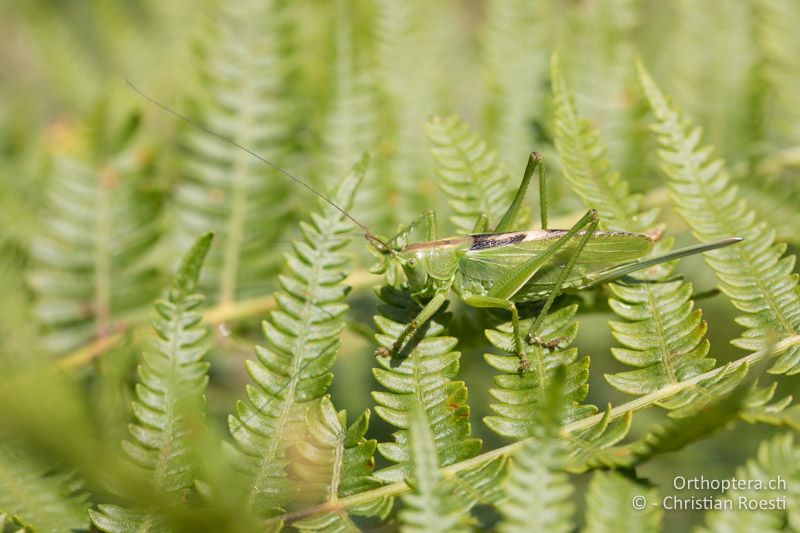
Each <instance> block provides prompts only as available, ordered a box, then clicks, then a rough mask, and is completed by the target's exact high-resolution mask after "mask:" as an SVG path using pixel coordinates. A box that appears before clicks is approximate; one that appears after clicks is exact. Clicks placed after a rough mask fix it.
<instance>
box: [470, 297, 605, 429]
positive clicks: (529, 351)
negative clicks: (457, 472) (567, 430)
mask: <svg viewBox="0 0 800 533" xmlns="http://www.w3.org/2000/svg"><path fill="white" fill-rule="evenodd" d="M577 310H578V306H577V305H571V306H568V307H564V308H563V309H559V310H558V311H554V312H552V313H550V314H548V316H547V317H546V318H545V319H544V322H542V328H541V333H540V335H542V336H543V337H544V338H547V339H563V340H562V342H560V343H559V345H560V346H568V345H569V344H570V343H571V342H572V341H573V340H574V338H575V334H576V333H577V331H578V325H577V323H576V322H575V313H576V312H577ZM530 323H531V321H530V320H524V321H522V322H521V327H522V328H523V331H525V329H524V328H527V327H528V326H530ZM522 324H525V325H522ZM486 338H487V339H489V342H490V343H491V344H492V345H493V346H494V347H495V348H497V349H499V350H502V351H503V352H505V353H507V354H509V355H494V354H485V355H484V356H483V357H484V359H485V360H486V362H487V363H488V364H489V365H490V366H491V367H493V368H495V369H496V370H499V371H500V372H502V374H500V375H497V376H495V378H494V382H495V385H497V388H494V389H491V390H490V391H489V392H490V393H491V395H492V397H493V398H494V399H495V400H497V403H493V404H491V406H490V407H491V408H492V410H493V411H494V412H495V413H496V414H495V415H493V416H487V417H486V418H484V419H483V421H484V423H485V424H486V425H487V426H489V428H490V429H492V431H494V432H495V433H498V434H500V435H502V436H504V437H508V438H514V439H521V438H525V437H528V436H530V435H531V431H532V430H533V428H534V424H535V420H534V414H535V413H536V411H537V410H538V409H539V408H540V404H541V401H542V395H543V394H544V393H545V390H546V388H545V386H546V384H547V383H549V381H550V380H551V379H552V377H553V373H554V372H555V370H556V369H557V368H558V367H560V366H562V365H563V366H564V367H565V368H566V371H567V385H568V386H567V387H566V388H565V390H564V402H565V406H566V407H565V409H566V411H565V413H564V418H565V420H566V422H571V421H573V420H577V419H580V418H584V417H586V416H589V415H592V414H594V413H595V412H596V411H597V408H596V407H594V406H592V405H583V404H582V402H583V400H584V399H585V398H586V394H587V393H588V391H589V385H588V380H589V358H588V357H584V358H581V359H578V349H577V348H560V347H559V348H557V349H554V350H550V349H545V348H542V347H540V346H526V348H525V351H526V356H527V358H528V360H529V361H530V362H531V368H530V370H529V371H527V372H525V373H520V372H519V357H518V356H517V355H516V348H515V347H514V338H513V330H512V327H511V323H510V322H509V323H505V324H503V325H501V326H499V327H498V328H497V329H488V330H486Z"/></svg>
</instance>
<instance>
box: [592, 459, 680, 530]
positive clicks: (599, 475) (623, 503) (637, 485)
mask: <svg viewBox="0 0 800 533" xmlns="http://www.w3.org/2000/svg"><path fill="white" fill-rule="evenodd" d="M636 496H642V497H644V498H645V502H646V503H653V502H657V501H658V492H657V491H656V489H655V488H654V487H648V486H646V484H645V483H643V482H641V481H639V482H637V480H634V479H631V478H629V477H627V476H625V475H624V474H621V473H620V472H615V471H611V472H603V471H598V472H595V473H594V474H593V475H592V481H591V482H590V483H589V492H588V493H587V494H586V507H587V508H586V528H585V530H584V531H586V533H604V532H608V533H611V532H616V531H640V532H642V533H647V532H650V531H652V532H655V531H660V527H659V526H660V524H661V520H662V518H663V516H664V510H663V509H662V508H661V506H657V505H648V506H647V507H645V508H644V509H642V510H639V509H634V508H633V506H632V505H631V502H632V501H634V499H633V498H634V497H636Z"/></svg>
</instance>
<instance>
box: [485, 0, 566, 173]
mask: <svg viewBox="0 0 800 533" xmlns="http://www.w3.org/2000/svg"><path fill="white" fill-rule="evenodd" d="M558 9H559V4H558V3H557V2H552V1H551V0H535V1H526V0H515V1H511V2H508V1H503V0H492V1H491V2H488V3H487V6H486V29H485V33H484V35H483V39H484V50H485V52H484V54H485V57H484V58H483V65H484V69H485V73H484V80H485V82H486V84H487V93H488V94H487V101H486V104H485V105H486V111H485V113H486V125H487V128H486V129H487V130H488V131H489V132H490V135H489V140H490V143H491V144H492V146H496V147H498V150H500V160H501V161H502V162H504V163H505V164H506V165H509V166H510V168H515V167H514V165H517V164H519V163H520V162H522V161H525V158H526V157H527V155H528V154H529V153H530V151H531V147H533V146H536V145H537V144H536V142H535V141H536V140H540V139H537V137H538V136H537V135H536V134H535V133H534V131H533V128H532V127H531V123H532V122H534V121H539V124H540V125H541V121H542V119H543V118H544V117H543V116H542V111H541V110H542V108H543V107H544V106H543V103H544V99H545V91H544V83H545V79H546V73H547V58H548V55H549V51H548V49H547V43H548V41H549V40H550V39H549V38H551V37H552V36H553V34H554V33H555V32H556V28H555V27H554V26H557V24H558V21H557V20H556V17H557V16H558ZM545 21H547V22H545Z"/></svg>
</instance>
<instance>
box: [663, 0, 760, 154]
mask: <svg viewBox="0 0 800 533" xmlns="http://www.w3.org/2000/svg"><path fill="white" fill-rule="evenodd" d="M675 6H676V7H677V21H676V22H677V23H676V24H675V25H674V27H673V28H672V31H671V35H672V39H673V42H672V43H671V46H670V47H669V49H670V54H669V58H668V59H669V67H670V69H669V72H670V78H669V81H670V84H669V90H670V92H671V94H673V95H674V96H675V100H676V102H678V103H680V104H681V105H682V106H683V107H684V108H685V109H686V110H687V112H688V113H689V114H690V115H691V116H693V117H696V118H697V121H698V122H699V123H700V124H701V125H702V126H703V128H704V129H705V131H706V132H707V138H708V139H709V142H710V143H711V144H712V145H714V146H717V147H718V148H719V149H720V150H721V152H722V153H723V154H724V155H725V156H726V157H729V158H731V159H733V158H735V157H741V156H742V154H745V153H747V150H748V147H749V146H748V145H749V144H751V143H752V141H753V140H754V138H755V135H754V132H756V131H757V128H756V127H755V126H756V116H755V115H756V114H755V113H754V110H755V109H757V106H756V105H755V104H756V102H755V98H754V90H753V89H754V83H753V81H754V76H755V73H756V72H755V67H756V61H757V59H758V58H757V53H756V50H757V48H756V46H755V42H754V36H753V32H752V24H751V20H752V18H753V13H752V6H753V4H752V2H748V1H747V0H733V1H727V0H714V1H709V2H693V1H692V0H680V1H678V2H675ZM712 26H713V27H714V28H717V30H718V31H715V32H713V33H709V32H708V28H709V27H712ZM731 57H735V58H736V61H727V60H726V58H731Z"/></svg>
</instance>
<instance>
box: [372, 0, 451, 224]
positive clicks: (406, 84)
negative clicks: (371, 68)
mask: <svg viewBox="0 0 800 533" xmlns="http://www.w3.org/2000/svg"><path fill="white" fill-rule="evenodd" d="M375 7H376V13H375V21H374V27H375V41H376V43H375V54H376V62H377V88H378V93H379V97H380V102H381V108H382V109H384V110H385V115H383V117H384V118H383V120H382V123H383V124H385V125H386V128H385V131H384V132H383V134H382V138H383V139H384V143H385V146H387V148H388V149H389V150H390V153H389V161H388V168H387V170H386V175H385V178H384V179H386V180H387V182H388V183H389V184H390V187H389V189H390V194H389V198H390V200H391V201H392V202H393V205H392V207H391V209H390V210H391V211H392V212H393V213H394V214H395V217H396V221H406V220H409V219H411V218H412V217H413V216H415V215H417V214H418V206H420V205H426V204H430V202H429V201H426V196H425V195H424V193H423V190H424V189H425V188H430V186H431V185H432V184H430V183H424V182H423V181H422V180H423V179H429V178H428V176H427V174H428V171H429V169H430V164H429V158H428V157H426V150H427V146H426V143H425V136H424V133H425V129H424V128H425V122H426V121H427V120H428V117H430V116H431V115H433V114H434V112H436V111H437V109H438V106H437V103H438V102H439V100H440V98H438V94H437V93H438V83H439V79H440V76H439V74H440V72H441V70H440V69H439V68H438V64H437V62H436V58H437V57H438V54H436V53H435V52H433V53H432V48H433V49H435V40H434V36H433V35H432V33H431V27H430V25H431V21H430V20H429V18H428V17H427V16H426V15H427V13H426V11H427V9H428V8H427V5H426V3H424V2H420V1H418V0H409V1H407V2H395V1H393V0H375Z"/></svg>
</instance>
